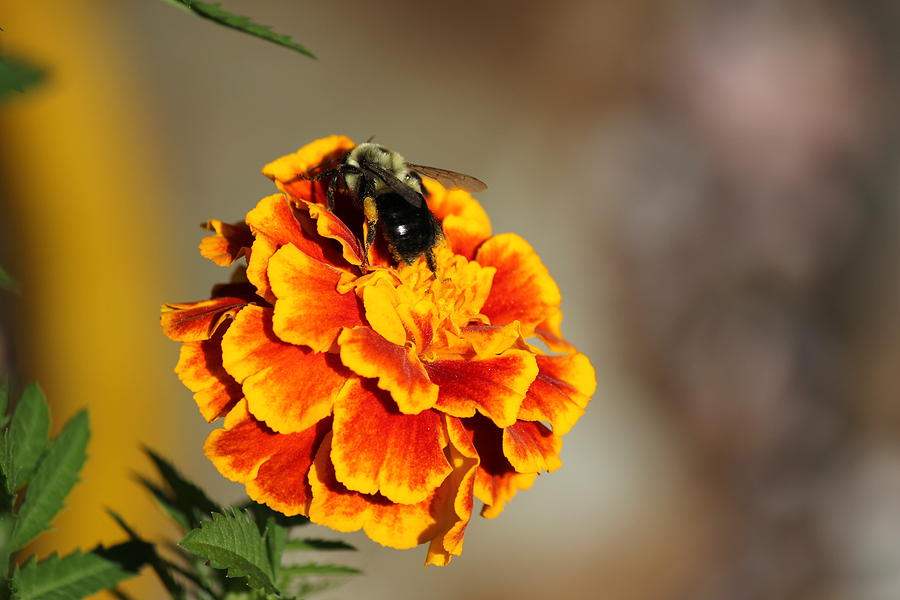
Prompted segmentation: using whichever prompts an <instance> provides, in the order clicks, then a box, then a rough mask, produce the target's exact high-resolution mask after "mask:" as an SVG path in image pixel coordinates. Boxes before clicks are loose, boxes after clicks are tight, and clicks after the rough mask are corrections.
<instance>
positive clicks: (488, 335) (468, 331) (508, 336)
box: [460, 321, 522, 358]
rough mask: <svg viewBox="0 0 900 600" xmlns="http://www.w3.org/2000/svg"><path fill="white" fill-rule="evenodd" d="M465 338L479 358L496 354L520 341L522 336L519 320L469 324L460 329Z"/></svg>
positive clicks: (461, 335) (462, 336)
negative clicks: (506, 322)
mask: <svg viewBox="0 0 900 600" xmlns="http://www.w3.org/2000/svg"><path fill="white" fill-rule="evenodd" d="M460 337H461V338H462V339H463V340H465V341H466V342H467V343H468V344H469V345H470V346H471V348H472V350H473V351H474V352H475V356H477V357H479V358H484V357H490V356H496V355H497V354H500V353H501V352H503V351H504V350H507V349H509V348H511V347H512V346H513V344H515V343H516V342H519V341H520V340H521V338H522V333H521V331H520V327H519V322H518V321H513V322H512V323H510V324H508V325H503V326H498V325H481V324H477V325H467V326H466V327H463V328H462V329H460Z"/></svg>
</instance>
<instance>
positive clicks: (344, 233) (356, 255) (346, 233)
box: [304, 203, 363, 265]
mask: <svg viewBox="0 0 900 600" xmlns="http://www.w3.org/2000/svg"><path fill="white" fill-rule="evenodd" d="M304 204H305V205H306V209H307V210H308V211H309V216H310V217H311V218H313V219H315V221H316V231H317V232H318V233H319V235H320V236H322V237H323V238H327V239H330V240H334V241H336V242H337V243H338V244H340V245H341V254H342V256H343V257H344V260H346V261H347V263H349V264H351V265H359V264H362V255H363V247H362V244H360V243H359V239H358V238H357V237H356V236H355V235H353V232H352V231H350V229H349V228H348V227H347V226H346V225H345V224H344V222H343V221H341V220H340V219H339V218H337V216H335V214H334V213H332V212H329V211H328V210H327V209H325V208H323V207H321V206H318V205H316V204H311V203H304Z"/></svg>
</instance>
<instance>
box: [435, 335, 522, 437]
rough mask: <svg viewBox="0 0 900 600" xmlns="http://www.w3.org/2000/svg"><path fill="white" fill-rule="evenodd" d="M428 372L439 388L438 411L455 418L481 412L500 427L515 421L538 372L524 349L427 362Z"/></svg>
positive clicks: (436, 405)
mask: <svg viewBox="0 0 900 600" xmlns="http://www.w3.org/2000/svg"><path fill="white" fill-rule="evenodd" d="M425 369H426V370H427V371H428V375H429V377H430V378H431V381H433V382H434V383H436V384H437V385H438V387H439V388H440V391H439V392H438V400H437V403H436V404H435V408H437V409H439V410H441V411H443V412H445V413H447V414H449V415H452V416H454V417H471V416H473V415H474V414H475V412H476V411H478V412H479V413H481V414H483V415H485V416H486V417H488V418H490V419H491V420H492V421H494V423H496V425H497V427H506V426H508V425H512V424H513V423H515V422H516V415H518V413H519V406H520V405H521V404H522V400H523V399H524V398H525V393H526V392H527V391H528V388H529V387H530V386H531V382H532V381H534V378H535V376H537V373H538V367H537V362H536V361H535V358H534V355H533V354H531V353H530V352H526V351H524V350H507V351H505V352H504V353H503V354H500V355H499V356H495V357H492V358H485V359H473V360H463V359H459V360H454V359H447V360H436V361H434V362H429V363H425Z"/></svg>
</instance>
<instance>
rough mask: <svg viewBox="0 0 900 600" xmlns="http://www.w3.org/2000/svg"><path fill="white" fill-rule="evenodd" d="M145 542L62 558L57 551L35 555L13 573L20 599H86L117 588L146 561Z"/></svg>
mask: <svg viewBox="0 0 900 600" xmlns="http://www.w3.org/2000/svg"><path fill="white" fill-rule="evenodd" d="M146 552H147V548H146V546H145V545H135V544H133V543H131V542H127V543H125V544H120V545H118V546H113V547H112V548H108V549H104V548H102V547H101V548H98V549H97V550H95V551H93V552H89V553H87V554H83V553H81V552H80V551H76V552H73V553H72V554H69V555H68V556H64V557H62V558H60V557H59V556H57V555H56V554H52V555H50V556H49V557H48V558H46V559H44V560H42V561H37V560H35V558H34V557H31V559H29V560H28V562H26V563H25V564H24V565H22V567H21V568H18V567H17V568H16V570H15V572H14V573H13V576H12V590H13V598H15V599H16V600H71V599H72V598H84V597H85V596H89V595H91V594H95V593H97V592H99V591H101V590H104V589H107V588H111V587H114V586H115V585H116V584H118V583H119V582H120V581H122V580H123V579H126V578H128V577H131V576H132V575H135V574H136V573H137V570H138V569H139V568H140V566H141V565H142V564H143V563H144V562H145V559H144V556H143V555H144V554H146Z"/></svg>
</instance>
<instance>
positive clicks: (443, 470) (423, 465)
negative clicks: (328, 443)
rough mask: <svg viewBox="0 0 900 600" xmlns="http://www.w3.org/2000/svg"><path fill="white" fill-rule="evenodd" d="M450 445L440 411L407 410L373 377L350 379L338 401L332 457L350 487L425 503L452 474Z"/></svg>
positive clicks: (338, 473) (367, 492) (335, 406)
mask: <svg viewBox="0 0 900 600" xmlns="http://www.w3.org/2000/svg"><path fill="white" fill-rule="evenodd" d="M446 445H447V440H446V435H445V433H444V429H443V423H442V422H441V416H440V415H439V414H438V413H436V412H434V411H425V412H423V413H420V414H417V415H404V414H401V413H399V412H398V411H397V409H396V407H395V406H394V404H393V402H392V401H391V400H390V397H389V396H387V394H385V393H384V392H382V391H380V390H378V389H377V388H376V387H375V386H374V385H371V384H370V383H368V382H365V383H364V382H363V381H361V380H359V379H351V380H349V381H348V382H347V385H346V386H344V389H343V390H342V391H341V393H340V395H339V396H338V399H337V400H336V401H335V405H334V440H333V447H332V450H331V461H332V463H333V464H334V468H335V472H336V473H337V478H338V480H339V481H340V482H341V483H343V484H344V485H345V486H347V488H348V489H351V490H354V491H357V492H362V493H364V494H374V493H376V492H377V493H380V494H381V495H383V496H385V497H386V498H388V499H390V500H392V501H394V502H399V503H401V504H414V503H416V502H420V501H422V500H423V499H425V498H426V497H427V496H428V495H429V494H431V493H432V492H433V491H434V490H435V489H437V487H438V486H439V485H440V484H441V482H442V481H443V480H444V479H445V478H446V477H447V475H448V474H449V473H450V470H451V468H450V465H449V463H448V462H447V459H446V457H445V456H444V447H445V446H446Z"/></svg>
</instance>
